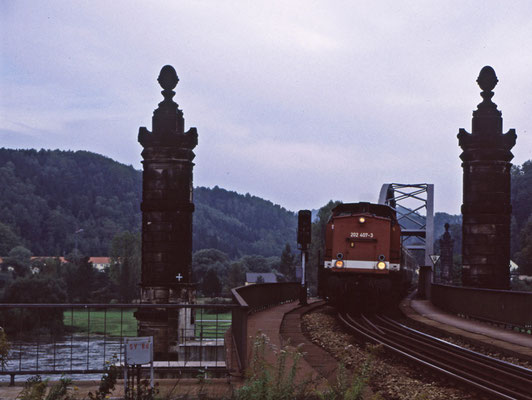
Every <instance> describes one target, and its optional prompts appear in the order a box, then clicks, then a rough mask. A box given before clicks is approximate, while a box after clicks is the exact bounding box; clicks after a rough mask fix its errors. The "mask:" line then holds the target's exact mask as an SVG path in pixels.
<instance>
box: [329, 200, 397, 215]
mask: <svg viewBox="0 0 532 400" xmlns="http://www.w3.org/2000/svg"><path fill="white" fill-rule="evenodd" d="M332 213H333V216H336V215H338V214H341V213H369V214H374V215H377V216H379V217H385V218H392V219H395V218H396V214H395V210H394V209H393V208H391V207H390V206H388V205H386V204H374V203H363V202H361V203H343V204H338V205H337V206H336V207H334V208H333V209H332Z"/></svg>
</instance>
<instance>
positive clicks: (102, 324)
mask: <svg viewBox="0 0 532 400" xmlns="http://www.w3.org/2000/svg"><path fill="white" fill-rule="evenodd" d="M134 312H135V310H132V309H128V310H123V311H120V310H107V311H100V310H98V311H95V310H91V311H90V315H89V311H88V310H74V311H65V312H64V313H63V322H64V324H65V327H67V328H72V329H74V330H75V331H77V332H82V333H87V332H89V331H90V334H91V335H92V334H94V335H103V334H106V335H107V336H118V337H119V336H137V320H136V318H135V316H134V315H133V313H134ZM89 318H90V321H89ZM216 319H218V330H216ZM222 320H229V321H227V322H226V321H222ZM230 321H231V313H223V314H212V313H207V312H201V310H200V309H198V310H196V326H195V328H196V332H195V334H196V336H197V337H198V338H199V337H200V335H201V337H203V338H215V337H217V338H223V335H224V332H225V330H226V329H227V328H229V326H230V325H231V322H230ZM121 326H122V328H121ZM89 327H90V330H89Z"/></svg>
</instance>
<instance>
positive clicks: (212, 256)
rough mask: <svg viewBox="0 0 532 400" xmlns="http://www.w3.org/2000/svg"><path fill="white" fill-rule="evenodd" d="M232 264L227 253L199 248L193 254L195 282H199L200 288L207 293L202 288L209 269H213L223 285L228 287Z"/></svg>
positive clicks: (193, 277) (193, 276) (193, 278)
mask: <svg viewBox="0 0 532 400" xmlns="http://www.w3.org/2000/svg"><path fill="white" fill-rule="evenodd" d="M230 264H231V262H230V260H229V257H228V256H227V254H225V253H224V252H222V251H220V250H216V249H203V250H198V251H196V252H195V253H194V255H193V256H192V280H193V282H199V283H200V290H202V292H203V293H204V294H205V295H207V293H205V292H204V291H203V289H202V288H203V282H204V278H205V276H206V275H207V273H208V272H209V270H213V271H214V273H215V274H216V278H217V279H218V280H219V281H220V283H221V285H222V286H223V287H227V285H228V283H227V281H228V273H229V266H230ZM220 290H221V289H220Z"/></svg>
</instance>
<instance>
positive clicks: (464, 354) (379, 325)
mask: <svg viewBox="0 0 532 400" xmlns="http://www.w3.org/2000/svg"><path fill="white" fill-rule="evenodd" d="M338 318H339V319H340V321H342V323H343V324H344V326H345V327H346V328H347V329H348V330H349V331H350V332H352V333H353V334H354V335H356V336H358V337H359V338H362V339H363V340H364V341H367V342H370V343H376V344H380V345H382V346H384V347H385V348H386V349H388V350H390V351H392V352H394V353H396V354H400V355H401V356H402V357H406V358H407V359H409V360H411V361H414V362H416V363H419V364H422V365H423V366H425V367H428V368H430V369H431V370H433V371H436V372H438V373H441V374H443V375H445V376H447V377H448V378H451V379H453V380H457V381H459V382H461V383H462V384H465V385H467V386H470V387H472V388H474V389H475V390H477V391H479V392H482V393H485V394H488V395H491V396H495V397H497V398H502V399H519V400H521V399H522V400H532V370H529V369H526V368H523V367H520V366H517V365H514V364H510V363H507V362H505V361H501V360H497V359H494V358H491V357H488V356H485V355H483V354H480V353H476V352H473V351H471V350H468V349H465V348H462V347H459V346H456V345H453V344H450V343H448V342H445V341H443V340H441V339H437V338H434V337H432V336H429V335H427V334H425V333H422V332H419V331H416V330H414V329H412V328H409V327H406V326H404V325H402V324H400V323H398V322H396V321H394V320H392V319H390V318H388V317H385V316H373V317H371V318H366V317H364V316H363V315H361V316H358V317H352V316H350V315H348V314H344V313H340V314H338Z"/></svg>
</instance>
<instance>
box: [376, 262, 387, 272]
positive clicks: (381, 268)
mask: <svg viewBox="0 0 532 400" xmlns="http://www.w3.org/2000/svg"><path fill="white" fill-rule="evenodd" d="M377 268H378V269H380V270H381V271H382V270H383V269H386V263H385V262H384V261H379V262H378V263H377Z"/></svg>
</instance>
